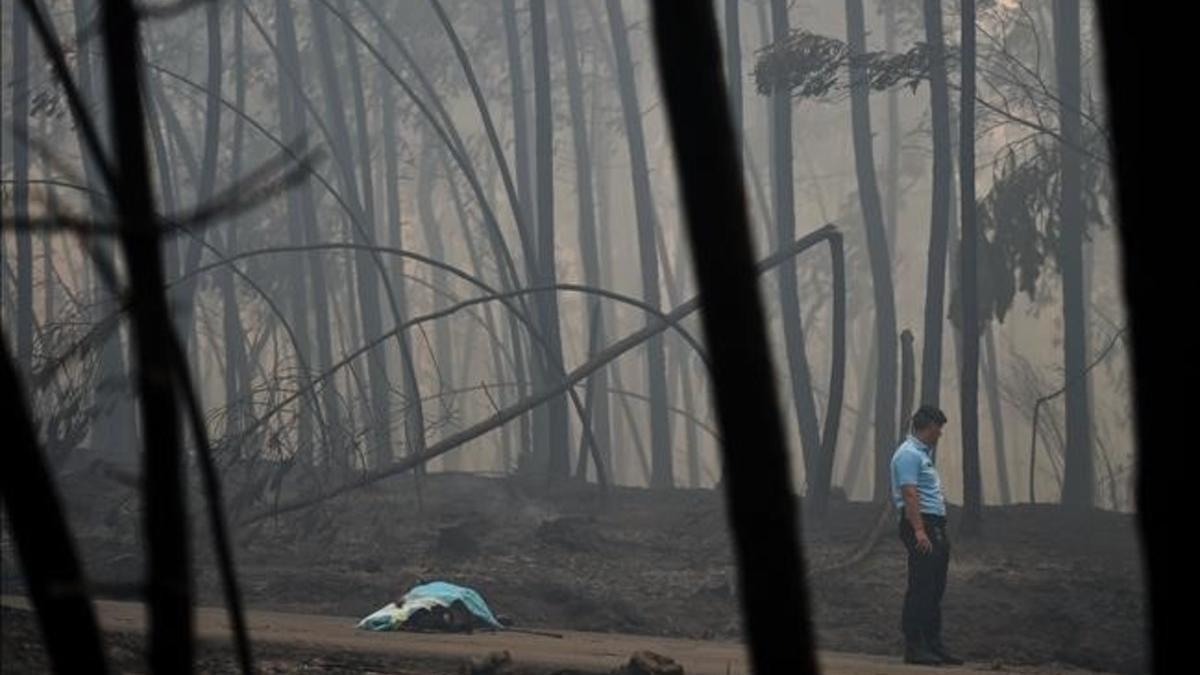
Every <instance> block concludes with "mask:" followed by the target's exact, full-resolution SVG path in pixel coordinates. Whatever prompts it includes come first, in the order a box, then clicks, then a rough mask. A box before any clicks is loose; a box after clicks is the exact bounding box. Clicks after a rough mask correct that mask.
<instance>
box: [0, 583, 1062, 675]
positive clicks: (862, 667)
mask: <svg viewBox="0 0 1200 675" xmlns="http://www.w3.org/2000/svg"><path fill="white" fill-rule="evenodd" d="M3 604H4V612H5V614H4V627H5V628H6V631H5V632H6V633H8V630H7V629H8V628H9V627H10V625H11V626H12V628H14V630H13V633H12V634H11V635H6V636H5V637H4V645H5V647H6V651H7V647H8V645H9V644H10V643H12V642H20V641H23V642H25V643H27V644H29V645H33V644H35V643H36V642H37V641H38V637H37V630H36V626H35V624H34V619H33V617H32V615H31V614H30V613H29V612H27V611H26V612H22V611H19V610H23V609H27V608H28V606H29V605H28V602H27V601H26V600H25V599H24V598H21V597H17V596H6V597H4V598H3ZM96 609H97V614H98V616H99V618H100V621H101V625H102V626H103V627H104V629H105V631H107V632H108V636H109V637H108V642H109V645H110V648H109V649H110V651H109V653H110V655H112V656H113V657H114V659H113V660H114V662H116V663H117V664H118V666H119V668H121V669H122V670H123V671H126V672H140V671H141V670H142V668H143V666H141V664H140V655H139V651H140V650H141V649H142V648H143V647H144V639H143V638H144V634H145V620H144V614H145V608H144V606H143V605H141V604H140V603H131V602H114V601H100V602H98V603H97V607H96ZM247 620H248V621H247V623H248V624H249V627H250V632H251V636H252V639H253V642H254V644H255V645H256V649H257V651H258V652H259V657H258V660H259V666H260V668H261V669H262V670H263V671H264V672H290V671H296V670H307V671H318V672H319V671H327V672H356V673H357V672H386V673H392V672H403V673H437V672H453V671H454V670H456V669H457V668H458V667H460V666H462V665H463V664H465V663H467V662H470V661H472V660H474V661H475V662H476V663H479V662H481V661H482V660H483V659H485V658H486V656H487V655H488V654H492V653H496V652H508V653H509V654H510V655H511V657H512V659H513V660H512V665H513V667H514V668H515V669H519V670H520V672H523V673H559V674H564V675H565V674H566V673H579V674H581V675H582V674H583V673H610V672H612V671H613V670H614V669H616V668H619V667H620V666H621V665H622V664H624V663H625V662H627V661H628V659H629V657H630V655H631V654H633V653H635V652H639V651H651V652H654V653H656V654H662V655H667V654H669V655H670V658H671V659H672V660H673V661H675V662H676V663H678V664H679V665H680V666H682V667H683V669H684V672H685V673H689V674H691V675H730V674H735V673H748V672H749V668H748V666H747V657H746V653H745V649H744V647H743V646H742V644H741V643H739V642H730V641H724V640H686V639H681V638H667V637H648V636H638V635H624V634H617V633H589V632H581V631H564V632H561V633H558V635H561V636H562V637H561V638H555V637H549V636H538V635H528V634H522V633H496V632H490V631H487V632H476V633H473V634H470V635H464V634H438V633H406V632H400V633H372V632H367V631H360V630H356V629H355V628H354V624H355V623H356V619H355V618H354V617H337V616H325V615H314V614H292V613H285V612H268V611H262V610H252V611H251V612H250V613H249V615H248V617H247ZM196 633H197V635H198V636H199V639H200V641H201V643H202V645H203V646H202V648H201V650H200V659H199V670H201V671H203V672H228V671H233V670H236V665H235V663H234V661H233V658H232V654H231V650H230V649H229V648H228V646H227V645H228V636H229V622H228V620H227V615H226V613H225V611H224V610H223V609H221V608H215V607H203V608H200V609H199V610H197V613H196ZM16 651H22V650H20V649H19V648H18V649H17V650H16ZM23 651H27V652H31V653H32V652H33V650H23ZM820 661H821V667H822V672H824V673H827V674H828V675H891V674H893V673H894V674H900V673H915V672H923V671H929V670H931V669H922V668H916V667H912V666H904V665H901V664H899V663H897V661H896V659H889V658H886V657H878V656H876V657H871V656H863V655H856V654H840V653H831V652H824V653H822V654H821V655H820ZM34 665H35V664H34V663H32V662H29V663H25V664H21V666H22V669H23V668H25V667H29V666H34ZM36 665H42V664H41V663H38V664H36ZM9 667H13V668H14V670H11V671H10V670H9ZM398 669H399V670H398ZM933 670H936V671H937V672H938V673H942V674H943V675H984V674H985V673H1001V674H1002V673H1022V674H1025V675H1031V674H1042V673H1051V672H1057V671H1055V670H1048V669H1043V668H1029V667H1026V668H1019V669H1016V670H1009V669H996V668H993V667H989V666H987V665H986V664H974V665H970V664H969V665H967V666H964V667H961V668H937V669H933ZM5 672H16V668H15V665H11V664H6V669H5Z"/></svg>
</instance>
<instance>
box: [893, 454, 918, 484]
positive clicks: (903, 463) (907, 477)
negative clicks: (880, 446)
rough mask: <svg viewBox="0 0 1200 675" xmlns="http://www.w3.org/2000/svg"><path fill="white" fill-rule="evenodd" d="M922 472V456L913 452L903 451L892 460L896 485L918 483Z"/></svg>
mask: <svg viewBox="0 0 1200 675" xmlns="http://www.w3.org/2000/svg"><path fill="white" fill-rule="evenodd" d="M920 473H921V458H920V457H917V455H916V453H913V452H901V453H899V454H897V455H896V458H895V459H894V460H892V479H893V480H894V481H895V483H896V485H916V484H917V476H918V475H920Z"/></svg>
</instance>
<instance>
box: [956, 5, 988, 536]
mask: <svg viewBox="0 0 1200 675" xmlns="http://www.w3.org/2000/svg"><path fill="white" fill-rule="evenodd" d="M961 86H962V90H961V93H962V101H961V106H962V117H961V119H960V121H959V134H960V136H959V148H958V149H959V153H960V160H959V170H958V171H959V174H958V175H959V180H960V181H961V183H962V185H961V187H960V188H959V194H960V196H961V198H962V239H961V240H960V242H961V246H962V254H961V256H962V257H961V261H960V262H961V264H962V267H961V270H960V272H959V275H960V277H961V280H962V282H961V284H962V285H961V286H960V289H961V292H960V294H959V297H960V298H961V302H962V314H961V316H962V378H961V380H960V381H961V385H960V386H959V401H960V404H959V405H960V412H959V414H960V415H962V453H963V523H962V530H963V532H964V533H965V534H974V533H977V532H978V531H979V526H980V517H981V515H982V512H983V495H982V485H981V482H980V475H979V328H980V321H979V293H978V290H977V289H978V281H977V277H976V272H977V260H978V253H979V235H978V231H977V226H976V217H975V1H974V0H963V2H962V85H961Z"/></svg>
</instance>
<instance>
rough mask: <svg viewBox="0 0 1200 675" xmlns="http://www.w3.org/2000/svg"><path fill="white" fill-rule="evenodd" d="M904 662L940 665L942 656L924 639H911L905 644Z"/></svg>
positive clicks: (919, 664) (920, 664)
mask: <svg viewBox="0 0 1200 675" xmlns="http://www.w3.org/2000/svg"><path fill="white" fill-rule="evenodd" d="M904 662H905V663H911V664H914V665H918V666H940V665H942V664H943V663H944V661H943V660H942V657H940V656H938V655H937V653H936V652H934V651H933V650H932V649H930V648H929V646H928V645H926V644H925V642H924V641H923V640H920V641H909V642H908V643H907V644H905V645H904Z"/></svg>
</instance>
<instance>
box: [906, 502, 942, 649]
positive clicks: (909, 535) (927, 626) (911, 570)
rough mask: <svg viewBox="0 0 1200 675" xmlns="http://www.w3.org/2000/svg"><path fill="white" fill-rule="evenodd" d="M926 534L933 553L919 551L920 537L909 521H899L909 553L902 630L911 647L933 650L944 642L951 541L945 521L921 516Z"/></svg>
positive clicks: (939, 517)
mask: <svg viewBox="0 0 1200 675" xmlns="http://www.w3.org/2000/svg"><path fill="white" fill-rule="evenodd" d="M921 519H922V520H923V521H924V522H925V534H926V535H927V536H928V537H929V541H930V543H932V544H933V549H932V550H931V551H929V552H928V553H922V552H921V551H919V550H917V536H916V533H915V532H914V531H913V528H912V524H911V523H909V522H908V519H907V518H905V517H901V519H900V540H901V541H903V542H904V547H905V548H907V549H908V590H907V591H905V593H904V613H903V615H902V619H901V627H902V628H903V630H904V639H905V641H906V642H907V643H908V644H909V645H910V646H917V645H919V646H923V647H934V646H940V645H941V642H942V595H943V594H945V592H946V571H947V569H949V567H950V540H949V539H947V538H946V519H945V518H944V517H942V516H936V515H932V514H928V513H922V514H921Z"/></svg>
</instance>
